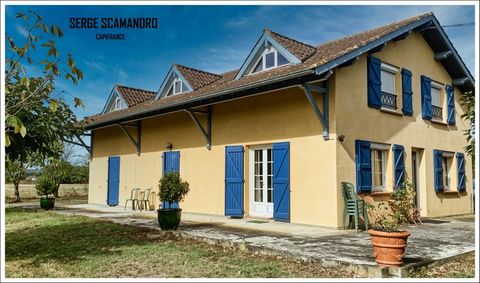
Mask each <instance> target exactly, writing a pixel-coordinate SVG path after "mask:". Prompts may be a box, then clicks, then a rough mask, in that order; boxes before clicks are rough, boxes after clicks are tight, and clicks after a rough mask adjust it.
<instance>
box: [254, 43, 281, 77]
mask: <svg viewBox="0 0 480 283" xmlns="http://www.w3.org/2000/svg"><path fill="white" fill-rule="evenodd" d="M289 63H290V62H289V61H288V60H287V58H285V56H283V55H282V54H280V53H279V52H278V51H277V50H276V49H275V48H273V47H272V46H270V47H268V48H266V49H265V50H264V51H263V53H262V54H261V55H260V57H259V59H258V61H257V64H256V65H255V67H254V68H253V70H252V74H253V73H258V72H261V71H265V70H268V69H272V68H275V67H279V66H283V65H286V64H289Z"/></svg>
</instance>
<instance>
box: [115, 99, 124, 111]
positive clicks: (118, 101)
mask: <svg viewBox="0 0 480 283" xmlns="http://www.w3.org/2000/svg"><path fill="white" fill-rule="evenodd" d="M123 108H125V104H124V103H123V100H122V99H121V98H120V97H119V96H117V97H116V98H115V100H114V101H113V105H112V111H115V110H120V109H123Z"/></svg>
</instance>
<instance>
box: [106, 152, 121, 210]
mask: <svg viewBox="0 0 480 283" xmlns="http://www.w3.org/2000/svg"><path fill="white" fill-rule="evenodd" d="M119 185H120V157H119V156H112V157H109V158H108V186H107V204H108V205H110V206H116V205H118V188H119Z"/></svg>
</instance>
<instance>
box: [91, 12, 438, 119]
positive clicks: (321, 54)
mask: <svg viewBox="0 0 480 283" xmlns="http://www.w3.org/2000/svg"><path fill="white" fill-rule="evenodd" d="M429 16H432V13H426V14H423V15H419V16H415V17H412V18H408V19H406V20H403V21H399V22H394V23H391V24H387V25H384V26H381V27H378V28H375V29H371V30H368V31H366V32H361V33H357V34H354V35H351V36H348V37H345V38H341V39H338V40H334V41H330V42H327V43H324V44H321V45H318V46H316V47H315V49H316V52H315V53H314V54H313V55H310V56H309V57H308V58H307V59H305V61H303V62H302V63H299V64H289V65H285V66H281V67H278V68H275V69H272V70H268V71H264V72H258V73H255V74H250V75H247V76H244V77H242V78H241V79H239V80H235V76H236V74H237V73H238V71H239V70H238V69H237V70H232V71H229V72H226V73H223V74H220V75H218V76H220V77H221V78H218V79H216V80H213V78H216V77H215V76H216V75H214V74H209V73H206V74H208V75H205V76H207V77H208V78H210V79H212V81H213V82H211V83H210V84H207V85H205V86H203V87H200V88H198V89H196V90H194V91H191V92H186V93H181V94H178V95H174V96H169V97H164V98H161V99H157V100H149V101H146V102H144V103H141V104H137V105H136V106H133V107H129V108H127V109H122V110H118V111H114V112H110V113H107V114H103V115H94V116H91V117H88V118H86V119H85V121H86V122H87V127H94V126H95V125H100V124H102V125H104V124H107V123H109V122H110V121H115V120H118V119H123V118H125V117H130V116H133V115H136V114H138V113H145V112H148V111H154V110H156V109H160V108H163V107H168V106H170V105H172V104H178V103H182V102H183V101H188V100H191V99H193V98H201V97H204V96H207V95H212V94H215V93H218V92H220V91H222V92H227V91H232V92H233V91H235V90H236V89H238V88H240V87H247V86H249V85H251V84H254V83H259V82H265V81H268V80H270V79H273V78H276V77H282V76H285V75H291V74H295V73H300V72H303V71H306V70H309V69H314V68H317V67H319V66H322V65H324V64H326V63H328V62H331V61H333V60H334V59H336V58H338V57H340V56H342V55H344V54H347V53H349V52H351V51H353V50H355V49H357V48H360V47H362V46H365V45H367V44H368V43H371V42H373V41H375V40H376V39H379V38H381V37H383V36H385V35H388V34H390V33H392V32H394V31H396V30H398V29H400V28H402V27H404V26H407V25H408V24H411V23H414V22H417V21H419V20H421V19H423V18H426V17H429ZM271 34H272V35H273V36H275V38H276V39H277V40H279V43H282V44H285V45H286V46H285V47H286V48H287V46H288V48H289V50H290V51H291V52H296V55H298V56H307V54H308V50H310V47H311V46H309V45H307V44H303V43H300V42H298V41H295V40H293V39H289V38H287V37H284V36H280V35H278V34H276V33H273V32H271ZM299 54H303V55H299ZM184 68H185V67H184ZM186 69H187V68H185V70H186ZM188 69H190V68H188ZM190 70H192V69H190ZM196 71H197V72H202V71H198V70H196ZM188 73H189V74H191V75H193V74H196V73H195V72H193V71H190V72H188ZM202 74H205V72H202ZM190 79H192V80H193V78H190ZM200 81H201V82H205V81H206V80H200ZM201 84H202V83H199V84H198V85H201ZM198 85H197V86H198ZM192 87H193V86H192Z"/></svg>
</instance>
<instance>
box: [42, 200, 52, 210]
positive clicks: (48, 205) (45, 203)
mask: <svg viewBox="0 0 480 283" xmlns="http://www.w3.org/2000/svg"><path fill="white" fill-rule="evenodd" d="M54 206H55V199H54V198H43V197H42V198H40V207H41V208H43V209H45V210H51V209H53V207H54Z"/></svg>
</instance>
